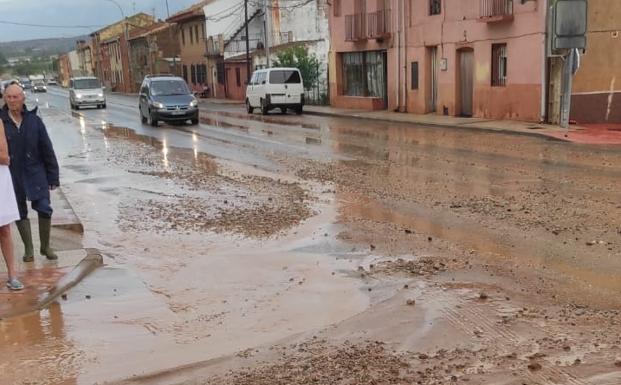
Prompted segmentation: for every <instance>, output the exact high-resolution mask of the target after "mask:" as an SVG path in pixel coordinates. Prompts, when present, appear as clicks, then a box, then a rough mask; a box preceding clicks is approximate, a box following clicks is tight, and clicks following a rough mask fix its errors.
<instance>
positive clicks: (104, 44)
mask: <svg viewBox="0 0 621 385" xmlns="http://www.w3.org/2000/svg"><path fill="white" fill-rule="evenodd" d="M154 22H155V21H154V19H153V17H152V16H150V15H147V14H145V13H138V14H135V15H133V16H130V17H128V18H126V19H124V20H121V21H119V22H117V23H114V24H112V25H109V26H107V27H104V28H102V29H100V30H98V31H95V32H93V33H91V38H92V40H91V45H92V50H93V51H92V52H93V72H94V74H95V76H96V77H97V78H99V80H100V81H101V82H102V83H103V84H104V85H105V86H106V87H107V88H108V89H109V90H111V91H118V92H130V91H131V88H132V87H131V85H132V79H131V72H130V70H129V52H128V47H129V44H128V42H127V39H128V38H129V36H130V34H131V33H132V32H133V31H134V30H141V29H144V28H146V27H148V26H150V25H152V24H153V23H154Z"/></svg>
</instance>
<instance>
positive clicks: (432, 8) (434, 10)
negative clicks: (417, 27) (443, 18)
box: [429, 0, 442, 15]
mask: <svg viewBox="0 0 621 385" xmlns="http://www.w3.org/2000/svg"><path fill="white" fill-rule="evenodd" d="M441 13H442V0H429V14H430V15H439V14H441Z"/></svg>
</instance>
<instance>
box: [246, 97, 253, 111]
mask: <svg viewBox="0 0 621 385" xmlns="http://www.w3.org/2000/svg"><path fill="white" fill-rule="evenodd" d="M246 112H247V113H249V114H252V113H253V112H254V107H252V106H251V105H250V100H248V99H246Z"/></svg>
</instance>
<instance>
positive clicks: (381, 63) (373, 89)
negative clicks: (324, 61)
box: [342, 51, 386, 98]
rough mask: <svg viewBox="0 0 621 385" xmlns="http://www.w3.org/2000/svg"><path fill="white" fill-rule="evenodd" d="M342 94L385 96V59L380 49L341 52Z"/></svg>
mask: <svg viewBox="0 0 621 385" xmlns="http://www.w3.org/2000/svg"><path fill="white" fill-rule="evenodd" d="M342 70H343V80H344V81H343V87H344V88H343V94H344V95H348V96H371V97H377V98H385V97H386V59H385V53H384V52H382V51H368V52H348V53H344V54H343V68H342Z"/></svg>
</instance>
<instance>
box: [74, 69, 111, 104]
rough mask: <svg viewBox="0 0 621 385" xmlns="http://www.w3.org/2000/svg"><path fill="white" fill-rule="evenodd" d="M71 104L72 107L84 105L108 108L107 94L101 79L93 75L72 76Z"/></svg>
mask: <svg viewBox="0 0 621 385" xmlns="http://www.w3.org/2000/svg"><path fill="white" fill-rule="evenodd" d="M69 104H70V105H71V109H72V110H73V109H76V110H77V109H80V107H83V106H95V107H97V108H106V95H105V94H104V88H103V87H102V86H101V83H99V80H98V79H97V78H95V77H92V76H85V77H79V78H71V80H69Z"/></svg>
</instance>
